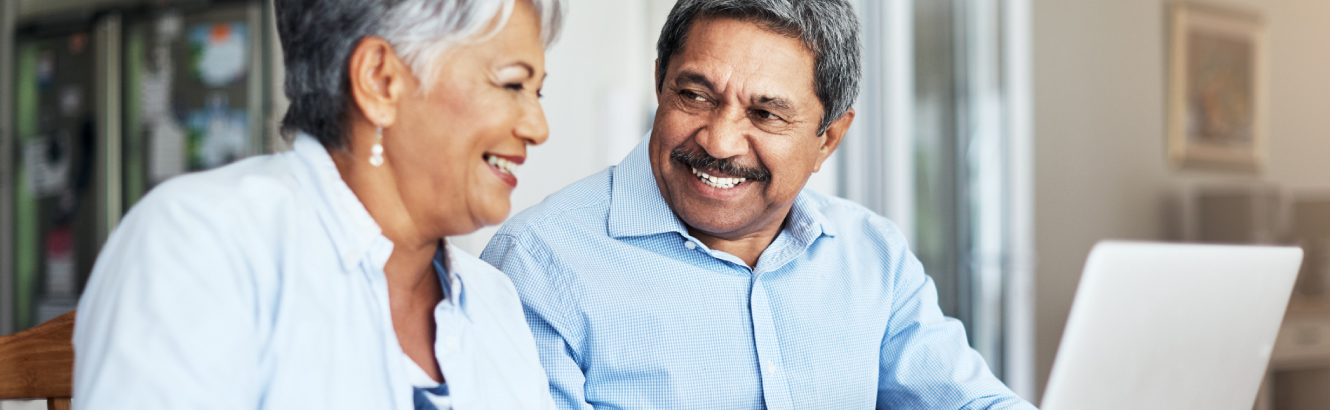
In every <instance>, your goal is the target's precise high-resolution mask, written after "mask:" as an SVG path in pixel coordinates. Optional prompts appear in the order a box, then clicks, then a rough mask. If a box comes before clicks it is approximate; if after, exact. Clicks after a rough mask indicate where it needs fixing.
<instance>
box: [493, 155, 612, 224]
mask: <svg viewBox="0 0 1330 410" xmlns="http://www.w3.org/2000/svg"><path fill="white" fill-rule="evenodd" d="M613 170H614V167H609V168H606V169H605V170H602V171H600V172H597V173H595V174H591V175H589V176H587V177H586V178H582V179H581V180H579V181H577V182H574V183H572V184H571V185H568V186H566V187H564V188H563V189H560V190H558V191H557V192H555V193H553V194H550V195H549V196H548V197H545V200H543V201H540V203H538V204H536V205H534V206H532V207H530V208H527V209H525V210H523V211H522V212H519V213H518V214H517V215H515V216H513V217H512V218H509V219H508V221H507V222H505V223H504V224H503V227H501V228H499V231H498V232H497V233H496V235H506V236H512V237H516V238H522V239H523V240H527V239H530V237H531V236H532V234H534V233H539V232H547V231H550V230H551V229H555V230H557V229H563V228H561V227H564V226H565V225H566V224H569V223H573V224H578V225H584V226H602V227H603V226H604V225H605V217H606V216H607V215H609V207H610V194H611V192H610V191H611V190H610V186H611V178H612V175H613Z"/></svg>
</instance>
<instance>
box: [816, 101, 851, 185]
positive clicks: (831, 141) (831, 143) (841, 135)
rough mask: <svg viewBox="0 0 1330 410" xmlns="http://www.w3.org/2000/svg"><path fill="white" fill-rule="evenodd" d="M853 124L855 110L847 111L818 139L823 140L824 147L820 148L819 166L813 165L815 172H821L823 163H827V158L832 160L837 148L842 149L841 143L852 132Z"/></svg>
mask: <svg viewBox="0 0 1330 410" xmlns="http://www.w3.org/2000/svg"><path fill="white" fill-rule="evenodd" d="M851 123H854V109H853V108H851V109H849V110H848V111H845V114H843V115H841V116H840V118H837V119H836V120H835V121H832V122H831V125H830V126H828V127H827V131H826V132H824V133H822V136H821V137H818V138H822V146H821V147H819V148H818V157H817V164H816V165H813V172H818V171H821V170H822V163H824V162H826V161H827V158H831V154H833V153H835V152H836V148H837V147H840V143H841V141H843V140H844V139H845V133H846V132H847V131H849V130H850V124H851Z"/></svg>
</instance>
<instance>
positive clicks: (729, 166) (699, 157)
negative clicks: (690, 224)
mask: <svg viewBox="0 0 1330 410" xmlns="http://www.w3.org/2000/svg"><path fill="white" fill-rule="evenodd" d="M670 159H671V160H674V162H677V163H680V164H683V165H687V166H690V167H693V168H697V169H698V170H699V171H715V172H717V173H721V174H725V175H733V176H736V177H739V178H744V179H747V180H749V181H754V182H766V181H770V180H771V171H767V169H766V168H752V167H746V166H742V165H739V164H737V163H735V161H734V158H725V159H719V158H715V157H712V156H710V155H707V154H706V153H704V152H692V151H688V150H685V149H683V147H674V150H672V151H670Z"/></svg>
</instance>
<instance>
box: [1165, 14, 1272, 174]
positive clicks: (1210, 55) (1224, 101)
mask: <svg viewBox="0 0 1330 410" xmlns="http://www.w3.org/2000/svg"><path fill="white" fill-rule="evenodd" d="M1170 12H1171V13H1170V14H1171V15H1170V22H1171V27H1170V30H1169V42H1170V48H1169V88H1168V107H1169V112H1168V156H1169V159H1170V162H1172V164H1173V165H1174V167H1176V168H1179V169H1218V170H1230V171H1240V172H1252V173H1254V172H1257V171H1259V170H1260V169H1261V168H1262V167H1263V166H1264V163H1265V160H1266V151H1265V150H1266V144H1267V141H1266V138H1267V136H1266V129H1265V127H1266V107H1267V101H1266V92H1267V91H1266V90H1267V88H1268V87H1267V85H1266V80H1265V77H1266V66H1265V65H1266V55H1265V53H1266V31H1265V23H1264V21H1263V19H1262V18H1261V17H1260V16H1259V15H1256V14H1254V13H1248V12H1243V11H1238V10H1231V9H1225V8H1221V7H1215V6H1209V5H1201V4H1195V3H1178V4H1174V5H1172V6H1171V10H1170Z"/></svg>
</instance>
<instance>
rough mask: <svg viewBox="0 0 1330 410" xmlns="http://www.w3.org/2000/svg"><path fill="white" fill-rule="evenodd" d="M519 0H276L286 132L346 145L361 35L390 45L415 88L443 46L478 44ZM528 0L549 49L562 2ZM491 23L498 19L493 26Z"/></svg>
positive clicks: (426, 79) (426, 83)
mask: <svg viewBox="0 0 1330 410" xmlns="http://www.w3.org/2000/svg"><path fill="white" fill-rule="evenodd" d="M516 1H519V0H276V2H275V6H276V12H277V13H276V14H277V33H278V36H279V37H280V39H281V42H282V55H283V60H284V62H285V63H286V96H287V98H289V99H290V100H291V107H290V108H289V109H288V110H287V112H286V117H285V118H284V119H283V120H282V133H283V134H284V135H287V136H288V137H289V136H290V135H292V134H293V133H294V132H297V131H303V132H305V133H308V134H310V135H312V136H314V137H315V138H317V139H318V140H319V142H320V143H322V144H323V146H324V147H327V148H329V149H333V148H341V147H343V146H345V145H346V142H347V135H346V129H345V123H344V121H345V119H346V114H347V112H348V111H347V110H349V109H350V108H351V107H352V106H353V105H352V100H351V95H350V88H351V86H350V77H349V73H347V70H348V69H349V65H350V62H349V60H348V59H349V58H350V56H351V51H352V50H354V49H355V47H356V45H358V44H359V43H360V41H361V40H362V39H364V38H365V37H367V36H375V37H380V38H383V39H384V40H387V41H388V43H390V44H392V46H393V49H394V50H396V52H397V54H398V55H399V56H401V57H402V59H403V60H404V61H405V62H406V63H407V64H408V65H409V66H410V67H411V70H412V72H414V73H415V74H416V76H417V78H420V79H421V82H422V88H423V89H424V91H426V92H427V91H428V90H429V88H430V86H432V85H433V84H432V83H433V78H434V74H435V72H434V68H435V66H436V64H435V63H436V62H437V61H438V58H439V57H440V56H441V55H443V54H444V51H446V50H447V49H448V48H450V47H453V46H456V45H458V44H460V43H463V42H467V41H480V40H484V39H486V38H489V37H490V36H493V35H494V34H496V33H497V32H498V31H499V30H500V29H502V28H503V26H504V25H505V24H506V23H507V21H508V18H509V16H511V14H512V11H513V7H514V4H515V2H516ZM520 1H529V2H531V5H532V6H534V7H533V8H534V9H535V11H536V14H537V15H538V16H539V18H540V30H541V33H540V34H541V40H542V41H543V42H544V45H545V46H546V47H549V45H550V44H551V43H553V42H554V39H555V37H557V36H558V33H559V30H560V28H561V25H562V24H563V11H564V7H565V6H564V4H563V1H564V0H520ZM495 21H497V23H498V24H492V23H493V22H495Z"/></svg>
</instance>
